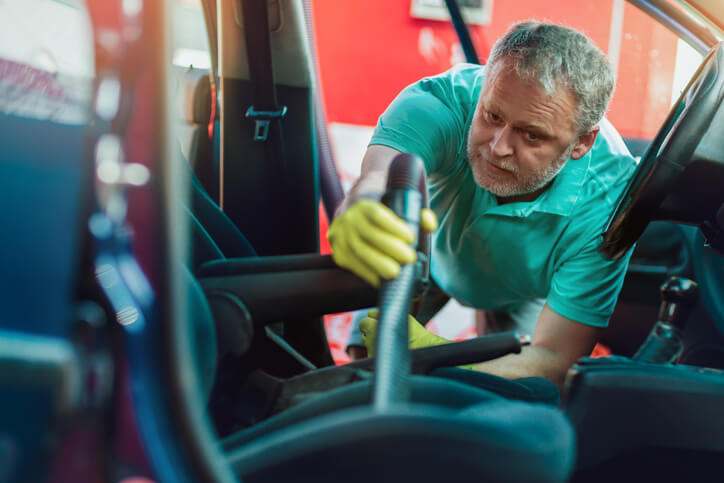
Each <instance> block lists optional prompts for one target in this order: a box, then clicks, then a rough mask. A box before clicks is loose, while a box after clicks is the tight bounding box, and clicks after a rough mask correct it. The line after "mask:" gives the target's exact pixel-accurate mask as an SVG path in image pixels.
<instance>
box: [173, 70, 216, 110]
mask: <svg viewBox="0 0 724 483" xmlns="http://www.w3.org/2000/svg"><path fill="white" fill-rule="evenodd" d="M179 82H180V86H179V95H180V96H181V99H180V105H181V106H183V110H182V113H181V115H182V118H183V120H184V121H186V122H188V123H189V124H206V123H208V122H209V117H210V116H211V82H210V79H209V71H208V70H207V69H197V68H195V67H189V68H188V69H186V70H185V71H184V72H183V73H182V74H181V77H180V80H179Z"/></svg>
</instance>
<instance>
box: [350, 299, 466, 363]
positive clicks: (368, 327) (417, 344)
mask: <svg viewBox="0 0 724 483" xmlns="http://www.w3.org/2000/svg"><path fill="white" fill-rule="evenodd" d="M379 315H380V311H379V310H378V309H372V310H370V311H369V312H368V313H367V317H365V318H364V319H362V320H361V321H360V323H359V328H360V331H361V332H362V344H364V346H365V348H367V355H368V356H369V357H374V356H375V344H376V343H377V323H378V320H379ZM407 323H408V327H409V334H410V335H409V337H410V349H421V348H423V347H432V346H435V345H442V344H449V343H451V342H454V341H451V340H448V339H446V338H444V337H440V336H439V335H437V334H433V333H432V332H430V331H429V330H427V329H426V328H425V327H423V325H422V324H421V323H420V322H418V321H417V319H415V317H413V316H412V315H408V316H407ZM459 367H460V368H461V369H475V364H469V365H465V366H459Z"/></svg>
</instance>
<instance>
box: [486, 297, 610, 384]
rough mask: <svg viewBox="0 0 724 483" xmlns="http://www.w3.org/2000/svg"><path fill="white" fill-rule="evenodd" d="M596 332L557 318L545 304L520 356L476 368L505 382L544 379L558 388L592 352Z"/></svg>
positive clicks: (501, 358)
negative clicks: (533, 378) (517, 379)
mask: <svg viewBox="0 0 724 483" xmlns="http://www.w3.org/2000/svg"><path fill="white" fill-rule="evenodd" d="M599 332H600V329H599V328H597V327H592V326H589V325H584V324H580V323H578V322H576V321H574V320H571V319H568V318H566V317H563V316H562V315H559V314H558V313H556V312H554V311H553V310H552V309H551V308H550V307H549V306H548V304H546V305H545V306H544V307H543V310H542V312H541V314H540V317H539V318H538V323H537V324H536V328H535V331H534V332H533V340H532V343H531V345H530V346H526V347H523V350H522V351H521V353H520V354H509V355H507V356H503V357H500V358H498V359H494V360H492V361H487V362H482V363H480V364H478V365H477V366H476V369H477V370H479V371H483V372H488V373H490V374H495V375H497V376H501V377H505V378H508V379H514V378H518V377H532V376H538V377H545V378H546V379H550V380H551V381H553V382H554V383H556V385H558V387H559V388H560V387H562V386H563V381H564V379H565V376H566V372H567V371H568V368H570V367H571V366H572V365H573V364H574V363H575V362H576V361H577V360H578V359H579V358H581V357H583V356H586V355H588V354H590V353H591V351H592V350H593V347H594V346H595V345H596V340H597V339H598V335H599Z"/></svg>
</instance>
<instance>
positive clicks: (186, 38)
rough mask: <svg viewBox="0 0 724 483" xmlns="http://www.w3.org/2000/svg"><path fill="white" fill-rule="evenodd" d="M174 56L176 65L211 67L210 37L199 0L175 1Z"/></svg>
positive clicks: (198, 67) (173, 16) (173, 17)
mask: <svg viewBox="0 0 724 483" xmlns="http://www.w3.org/2000/svg"><path fill="white" fill-rule="evenodd" d="M171 18H172V19H173V29H172V30H173V39H172V49H173V50H172V52H173V54H172V56H173V57H172V58H173V63H174V65H177V66H180V67H190V66H193V67H195V68H197V69H210V68H211V58H210V56H209V39H208V36H207V35H206V24H205V22H204V12H203V8H202V6H201V2H200V1H199V0H175V1H174V3H173V14H172V17H171Z"/></svg>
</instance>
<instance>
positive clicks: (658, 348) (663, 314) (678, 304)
mask: <svg viewBox="0 0 724 483" xmlns="http://www.w3.org/2000/svg"><path fill="white" fill-rule="evenodd" d="M698 296H699V286H698V285H697V284H696V282H694V281H693V280H689V279H687V278H679V277H671V278H669V279H668V280H667V281H666V282H664V284H663V285H662V286H661V298H662V300H661V307H660V308H659V318H658V321H657V322H656V325H654V327H653V328H652V329H651V332H650V333H649V336H648V337H647V338H646V340H645V341H644V343H643V344H642V345H641V347H640V348H639V350H638V351H637V352H636V354H635V355H634V356H633V360H635V361H641V362H658V363H664V364H667V363H673V362H675V361H676V360H677V359H678V357H679V355H680V354H681V351H682V349H683V345H682V342H681V333H682V332H683V330H684V325H686V322H687V320H688V318H689V313H690V312H691V309H692V307H693V306H694V305H695V304H696V301H697V299H698Z"/></svg>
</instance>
